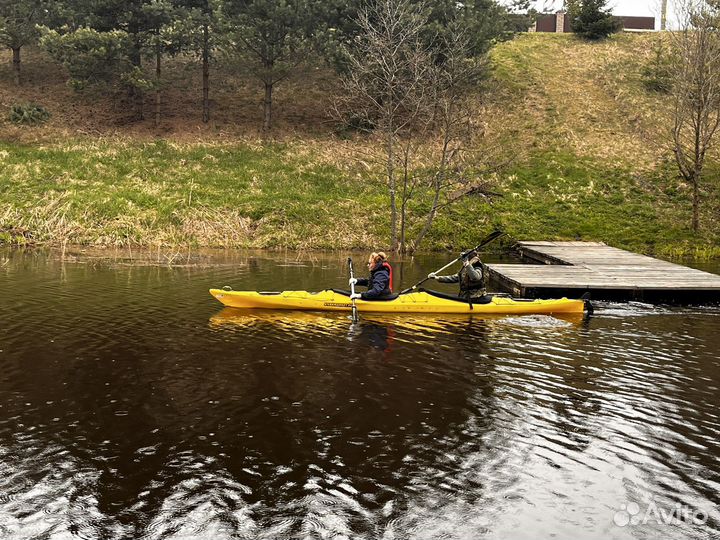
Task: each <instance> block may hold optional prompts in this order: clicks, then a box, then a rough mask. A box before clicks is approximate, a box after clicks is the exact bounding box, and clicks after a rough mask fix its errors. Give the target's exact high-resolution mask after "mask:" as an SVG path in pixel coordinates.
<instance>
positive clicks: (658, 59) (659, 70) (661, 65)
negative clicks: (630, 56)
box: [640, 40, 673, 94]
mask: <svg viewBox="0 0 720 540" xmlns="http://www.w3.org/2000/svg"><path fill="white" fill-rule="evenodd" d="M640 78H641V81H642V84H643V86H644V87H645V89H646V90H648V91H650V92H658V93H662V94H667V93H668V92H670V90H671V89H672V85H673V75H672V57H671V56H670V54H669V53H668V52H667V51H666V49H665V46H664V45H663V42H662V41H661V40H658V42H657V43H656V44H655V45H654V47H653V57H652V60H651V61H650V62H648V64H647V65H645V66H643V67H642V69H641V70H640Z"/></svg>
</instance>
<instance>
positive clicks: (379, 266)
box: [348, 251, 393, 300]
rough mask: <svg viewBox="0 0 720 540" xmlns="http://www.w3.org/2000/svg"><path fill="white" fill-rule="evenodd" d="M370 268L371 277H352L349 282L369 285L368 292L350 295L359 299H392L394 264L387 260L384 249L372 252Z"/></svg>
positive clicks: (369, 262) (369, 259) (369, 260)
mask: <svg viewBox="0 0 720 540" xmlns="http://www.w3.org/2000/svg"><path fill="white" fill-rule="evenodd" d="M367 265H368V270H370V277H369V278H367V279H366V278H360V279H356V278H350V281H349V282H348V283H349V284H350V286H352V285H362V286H364V287H367V288H368V290H367V292H364V293H362V294H360V293H355V294H353V295H350V297H351V298H353V299H358V300H390V299H392V298H393V294H392V287H393V271H392V266H390V263H389V262H388V260H387V255H385V253H383V252H382V251H380V252H378V253H375V252H373V253H371V254H370V257H369V258H368V263H367Z"/></svg>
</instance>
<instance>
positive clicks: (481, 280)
mask: <svg viewBox="0 0 720 540" xmlns="http://www.w3.org/2000/svg"><path fill="white" fill-rule="evenodd" d="M462 257H463V266H462V268H461V269H460V271H459V272H458V273H457V274H454V275H451V276H438V275H437V274H435V272H432V273H430V274H428V279H434V280H436V281H437V282H438V283H459V284H460V294H459V296H460V297H461V298H464V299H466V300H470V299H471V298H472V299H478V298H482V297H484V296H485V294H486V290H487V268H486V267H485V265H484V264H483V262H482V261H481V260H480V256H479V255H478V252H477V251H475V250H472V251H468V252H467V253H464V254H463V256H462Z"/></svg>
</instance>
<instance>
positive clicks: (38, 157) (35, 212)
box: [0, 141, 372, 248]
mask: <svg viewBox="0 0 720 540" xmlns="http://www.w3.org/2000/svg"><path fill="white" fill-rule="evenodd" d="M290 150H291V149H290V147H289V146H287V145H279V144H271V145H264V146H257V147H255V146H253V147H251V146H248V145H239V144H238V145H225V144H223V145H176V144H171V143H168V142H166V141H158V142H154V143H128V142H120V141H106V142H103V143H100V144H94V143H83V142H80V141H76V142H73V143H72V144H63V145H61V144H56V145H48V146H37V145H9V144H2V145H0V152H1V155H2V156H3V157H2V159H1V160H0V175H1V176H2V177H3V178H6V179H9V181H5V182H3V183H2V184H1V186H0V205H2V208H3V209H6V210H5V211H4V213H0V219H2V221H1V222H0V230H5V231H13V230H15V231H17V230H27V231H29V232H30V233H31V234H32V237H33V239H34V240H35V241H37V242H47V243H57V242H65V241H67V242H71V243H79V244H98V243H99V244H115V245H122V244H125V243H129V242H132V243H138V244H144V245H153V244H172V245H175V244H185V243H190V244H193V245H225V246H235V247H238V246H257V247H274V246H281V245H282V246H285V247H308V246H311V247H323V248H333V247H335V248H337V247H341V246H343V245H344V243H345V242H347V241H348V239H349V238H352V235H353V231H354V230H355V229H362V228H363V227H368V222H367V220H366V219H365V218H364V211H363V209H362V206H361V203H360V202H359V201H358V200H357V198H353V196H356V197H360V196H362V195H363V194H364V190H365V187H364V186H366V184H362V185H352V186H351V185H350V183H349V182H348V181H347V180H346V178H345V175H344V174H343V173H341V172H340V171H339V170H338V169H337V168H335V167H332V166H329V165H324V164H320V163H318V164H314V163H312V161H311V162H307V161H301V160H299V159H298V158H296V157H293V153H292V152H291V151H290ZM369 185H370V186H371V187H372V184H369ZM370 225H372V223H371V222H370ZM338 232H342V233H344V235H343V236H342V237H341V236H339V235H338ZM363 233H364V231H363Z"/></svg>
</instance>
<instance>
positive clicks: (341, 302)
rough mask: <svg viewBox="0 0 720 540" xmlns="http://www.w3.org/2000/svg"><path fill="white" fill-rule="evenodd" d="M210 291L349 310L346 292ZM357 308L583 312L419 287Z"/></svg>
mask: <svg viewBox="0 0 720 540" xmlns="http://www.w3.org/2000/svg"><path fill="white" fill-rule="evenodd" d="M210 294H211V295H212V296H213V297H215V298H216V299H217V300H219V301H220V302H222V303H223V304H224V305H226V306H228V307H234V308H262V309H293V310H307V311H348V312H349V311H351V309H352V302H351V300H350V296H349V293H348V292H346V291H340V290H337V289H334V290H324V291H320V292H307V291H283V292H256V291H232V290H225V289H210ZM356 303H357V309H358V311H360V312H365V313H476V314H481V313H488V314H496V315H504V314H554V313H583V311H585V309H586V304H585V301H584V300H572V299H568V298H560V299H557V300H526V299H519V298H509V297H507V296H503V295H488V296H487V297H485V298H484V299H483V300H482V301H481V302H477V301H474V302H473V303H472V304H470V303H468V302H467V300H464V299H461V298H458V297H456V296H452V295H448V294H444V293H439V292H435V291H427V290H424V289H419V290H418V291H417V292H411V293H407V294H403V295H394V296H393V297H391V298H390V299H385V300H357V301H356Z"/></svg>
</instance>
